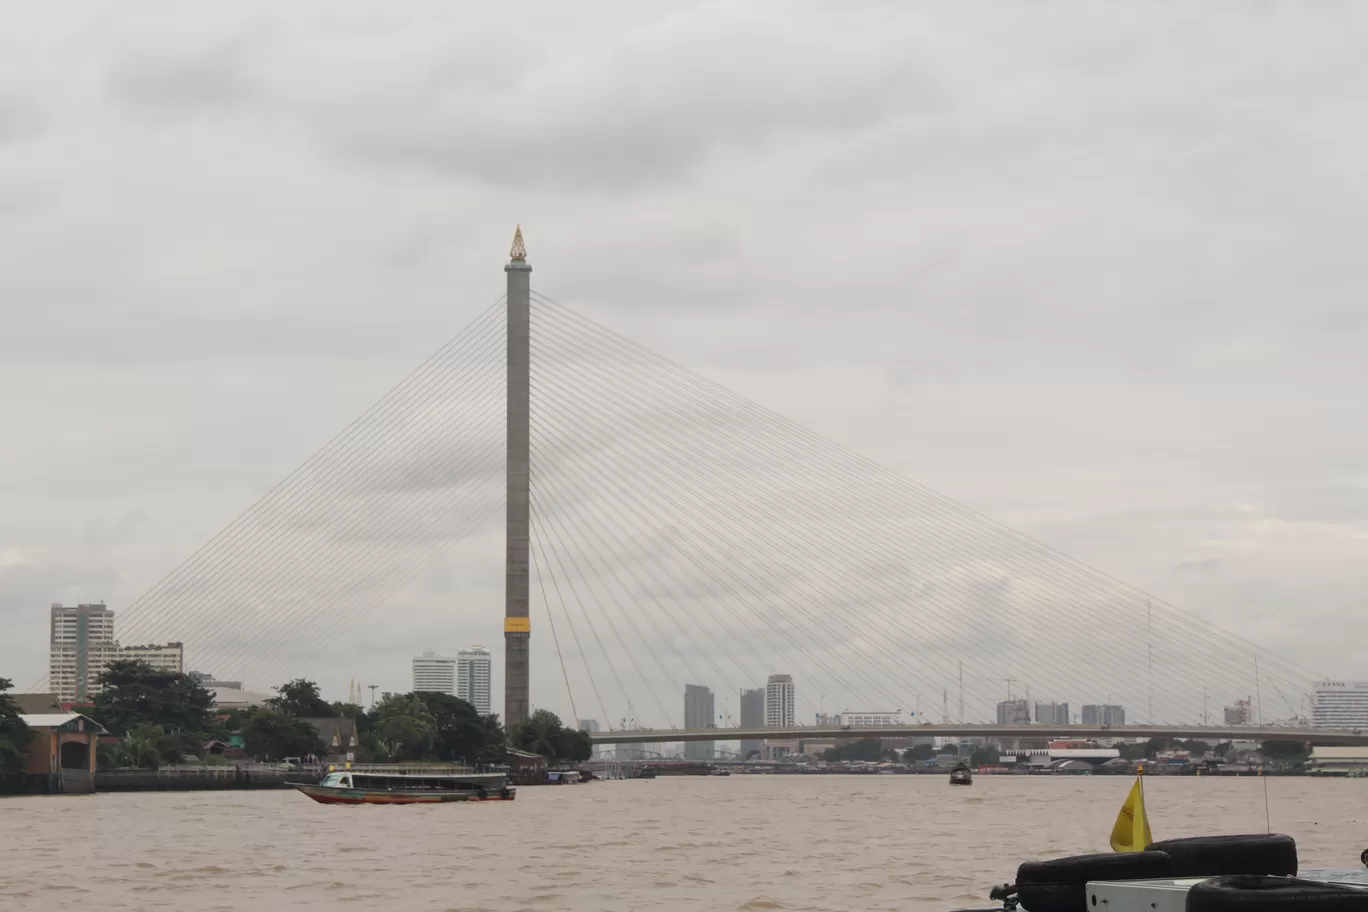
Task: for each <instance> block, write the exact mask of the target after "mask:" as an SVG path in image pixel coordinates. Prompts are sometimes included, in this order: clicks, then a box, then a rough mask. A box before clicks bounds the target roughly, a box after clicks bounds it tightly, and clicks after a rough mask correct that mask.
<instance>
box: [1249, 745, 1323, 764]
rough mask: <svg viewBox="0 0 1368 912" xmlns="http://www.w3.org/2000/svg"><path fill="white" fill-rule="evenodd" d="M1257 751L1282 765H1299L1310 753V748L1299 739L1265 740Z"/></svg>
mask: <svg viewBox="0 0 1368 912" xmlns="http://www.w3.org/2000/svg"><path fill="white" fill-rule="evenodd" d="M1259 753H1261V754H1263V755H1264V757H1266V758H1268V759H1269V760H1272V761H1274V762H1276V763H1280V764H1282V765H1283V766H1287V767H1299V766H1301V765H1302V764H1303V763H1305V762H1306V758H1307V757H1309V756H1310V755H1311V750H1310V748H1309V747H1308V746H1307V745H1305V744H1303V743H1302V742H1300V741H1265V742H1263V743H1262V744H1260V745H1259Z"/></svg>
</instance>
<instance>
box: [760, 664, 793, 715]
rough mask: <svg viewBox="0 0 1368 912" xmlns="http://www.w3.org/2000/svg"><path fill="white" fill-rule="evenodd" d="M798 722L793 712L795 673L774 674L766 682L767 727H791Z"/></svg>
mask: <svg viewBox="0 0 1368 912" xmlns="http://www.w3.org/2000/svg"><path fill="white" fill-rule="evenodd" d="M796 722H797V717H796V716H795V715H794V712H793V675H786V674H772V675H770V676H769V681H768V682H767V683H766V684H765V727H766V728H791V727H792V726H793V725H794V724H795V723H796Z"/></svg>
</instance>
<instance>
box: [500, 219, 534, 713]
mask: <svg viewBox="0 0 1368 912" xmlns="http://www.w3.org/2000/svg"><path fill="white" fill-rule="evenodd" d="M509 256H510V257H511V260H510V262H509V264H508V265H507V266H505V267H504V272H505V273H506V274H507V277H508V454H507V457H508V515H507V523H506V539H507V550H506V554H507V567H506V576H505V584H504V717H503V722H504V726H505V727H506V728H509V729H511V728H512V727H513V726H515V725H517V724H518V723H519V722H522V721H524V720H525V719H526V718H527V716H528V713H529V693H528V691H529V689H530V682H529V677H530V670H531V669H530V656H529V648H528V647H529V646H530V641H531V637H532V627H531V624H530V621H529V619H528V614H527V608H528V602H527V585H528V572H527V571H528V553H527V552H528V545H529V530H530V520H529V518H528V510H529V506H530V502H531V496H530V493H529V482H530V473H531V458H532V454H531V442H530V434H531V429H530V420H531V419H530V414H531V385H532V380H531V357H532V355H531V324H532V300H531V285H532V267H531V266H529V265H527V259H526V256H527V252H526V250H524V249H523V239H522V228H521V226H520V227H519V228H518V230H517V232H516V233H515V234H514V235H513V249H512V251H510V254H509Z"/></svg>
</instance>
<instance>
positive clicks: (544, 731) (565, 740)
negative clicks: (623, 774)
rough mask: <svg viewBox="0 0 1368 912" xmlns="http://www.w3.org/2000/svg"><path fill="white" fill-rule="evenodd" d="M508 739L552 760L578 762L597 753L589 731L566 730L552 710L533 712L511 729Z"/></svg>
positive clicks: (516, 745) (521, 748)
mask: <svg viewBox="0 0 1368 912" xmlns="http://www.w3.org/2000/svg"><path fill="white" fill-rule="evenodd" d="M508 739H509V741H510V742H511V743H512V745H513V746H514V747H516V748H518V749H519V750H525V751H528V752H530V753H534V754H541V755H542V756H543V757H545V758H546V759H547V760H548V761H550V762H552V763H557V762H560V763H578V762H582V761H584V760H588V759H589V758H590V757H591V756H593V753H594V746H593V742H592V741H591V740H590V738H589V733H588V732H583V731H578V730H576V729H567V728H566V727H565V726H564V725H563V724H562V723H561V720H560V716H558V715H556V714H555V713H553V712H551V711H550V710H549V709H539V710H537V711H536V712H534V713H533V714H532V715H531V716H529V717H528V718H527V720H526V721H524V722H522V723H521V724H519V725H518V726H516V727H515V728H514V729H513V731H511V732H509V735H508Z"/></svg>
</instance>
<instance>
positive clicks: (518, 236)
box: [508, 225, 527, 260]
mask: <svg viewBox="0 0 1368 912" xmlns="http://www.w3.org/2000/svg"><path fill="white" fill-rule="evenodd" d="M508 255H509V256H510V257H512V258H513V259H515V260H525V259H527V248H526V247H524V246H523V239H522V225H519V226H518V227H517V228H515V229H514V230H513V249H512V250H510V251H508Z"/></svg>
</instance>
